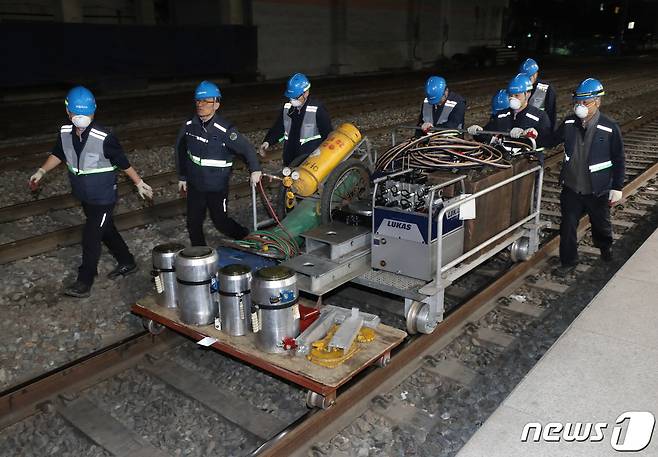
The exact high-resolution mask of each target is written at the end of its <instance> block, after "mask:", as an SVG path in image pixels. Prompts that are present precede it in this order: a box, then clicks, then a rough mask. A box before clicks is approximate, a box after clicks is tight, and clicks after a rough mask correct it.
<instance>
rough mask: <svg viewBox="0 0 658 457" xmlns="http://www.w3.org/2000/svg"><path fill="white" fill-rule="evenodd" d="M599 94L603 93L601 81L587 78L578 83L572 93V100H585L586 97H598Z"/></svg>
mask: <svg viewBox="0 0 658 457" xmlns="http://www.w3.org/2000/svg"><path fill="white" fill-rule="evenodd" d="M601 95H605V92H604V91H603V84H601V81H599V80H598V79H594V78H587V79H586V80H585V81H583V82H581V83H580V84H578V87H576V91H575V92H574V93H573V98H574V100H586V99H588V98H593V97H600V96H601Z"/></svg>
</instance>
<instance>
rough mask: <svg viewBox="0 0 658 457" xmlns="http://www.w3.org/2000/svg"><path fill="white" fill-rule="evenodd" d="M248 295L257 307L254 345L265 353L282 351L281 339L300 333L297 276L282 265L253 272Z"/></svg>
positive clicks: (293, 336)
mask: <svg viewBox="0 0 658 457" xmlns="http://www.w3.org/2000/svg"><path fill="white" fill-rule="evenodd" d="M251 298H252V300H253V302H254V304H255V306H256V307H257V309H258V314H257V315H258V333H256V344H257V346H258V347H259V349H261V350H262V351H264V352H269V353H277V352H285V349H283V341H284V339H286V338H295V337H297V335H299V307H298V305H297V299H298V298H299V291H298V290H297V275H296V274H295V272H294V271H293V270H291V269H290V268H287V267H284V266H280V265H279V266H276V267H265V268H261V269H260V270H258V271H257V272H256V273H255V274H254V279H253V281H252V292H251Z"/></svg>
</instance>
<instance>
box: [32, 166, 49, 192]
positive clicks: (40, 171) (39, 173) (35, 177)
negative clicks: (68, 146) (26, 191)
mask: <svg viewBox="0 0 658 457" xmlns="http://www.w3.org/2000/svg"><path fill="white" fill-rule="evenodd" d="M45 175H46V170H44V169H43V168H39V169H38V170H37V172H36V173H34V174H33V175H32V176H30V180H29V181H28V185H29V186H30V189H32V190H34V189H36V188H37V186H38V185H39V181H41V178H43V177H44V176H45Z"/></svg>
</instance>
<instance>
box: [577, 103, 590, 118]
mask: <svg viewBox="0 0 658 457" xmlns="http://www.w3.org/2000/svg"><path fill="white" fill-rule="evenodd" d="M573 112H574V113H575V114H576V116H578V117H579V118H580V119H585V118H586V117H587V115H588V114H589V109H588V108H587V107H586V106H585V105H575V106H574V107H573Z"/></svg>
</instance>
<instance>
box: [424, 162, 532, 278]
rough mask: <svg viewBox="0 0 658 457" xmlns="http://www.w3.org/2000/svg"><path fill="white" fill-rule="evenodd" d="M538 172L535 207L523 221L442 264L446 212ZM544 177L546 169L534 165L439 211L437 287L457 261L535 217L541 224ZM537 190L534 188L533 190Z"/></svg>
mask: <svg viewBox="0 0 658 457" xmlns="http://www.w3.org/2000/svg"><path fill="white" fill-rule="evenodd" d="M537 172H538V180H539V182H538V184H537V179H535V184H536V185H535V189H536V195H535V198H534V199H533V203H534V205H533V207H532V208H531V212H530V214H528V215H527V216H526V217H524V218H523V219H522V220H521V221H519V222H517V223H515V224H513V225H511V226H509V227H508V228H506V229H504V230H502V231H501V232H499V233H498V234H496V235H494V236H493V237H491V238H489V239H488V240H487V241H485V242H483V243H481V244H479V245H478V246H476V247H474V248H473V249H471V250H470V251H468V252H466V253H464V254H463V255H461V256H460V257H458V258H457V259H455V260H453V261H452V262H450V263H448V264H447V265H445V266H443V265H441V255H442V253H443V224H442V221H443V216H444V215H445V213H446V212H448V211H450V210H452V209H455V208H458V207H460V206H461V205H463V204H465V203H468V202H470V201H472V200H475V199H477V198H478V197H481V196H482V195H486V194H488V193H489V192H493V191H494V190H496V189H499V188H501V187H503V186H506V185H507V184H510V183H512V182H514V181H517V180H519V179H521V178H524V177H525V176H528V175H531V174H535V173H537ZM543 179H544V169H543V168H542V167H541V166H536V167H533V168H531V169H529V170H526V171H524V172H521V173H519V174H517V175H514V176H512V177H511V178H507V179H505V180H503V181H501V182H499V183H496V184H494V185H493V186H490V187H487V188H486V189H482V190H481V191H479V192H476V193H474V194H472V195H469V196H468V197H466V198H464V199H461V200H459V201H456V202H453V203H450V204H448V205H445V206H444V207H443V208H441V210H440V211H439V215H438V222H437V232H438V233H437V243H436V262H437V267H436V278H435V284H436V287H440V284H441V279H442V278H441V274H442V273H444V272H445V271H446V270H448V269H449V268H452V267H453V266H455V265H456V264H457V263H459V262H461V261H463V260H464V259H466V258H467V257H469V256H471V255H473V254H474V253H475V252H478V251H480V250H481V249H483V248H485V247H487V246H489V245H490V244H492V243H494V242H495V241H497V240H499V239H500V238H502V237H504V236H505V235H507V234H508V233H510V232H512V231H513V230H515V229H517V228H519V227H520V226H522V225H523V224H525V223H527V222H528V221H530V220H532V219H533V218H534V219H535V222H536V223H537V224H539V222H540V221H539V216H540V209H541V192H542V183H543ZM534 191H535V190H534V189H533V192H534Z"/></svg>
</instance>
